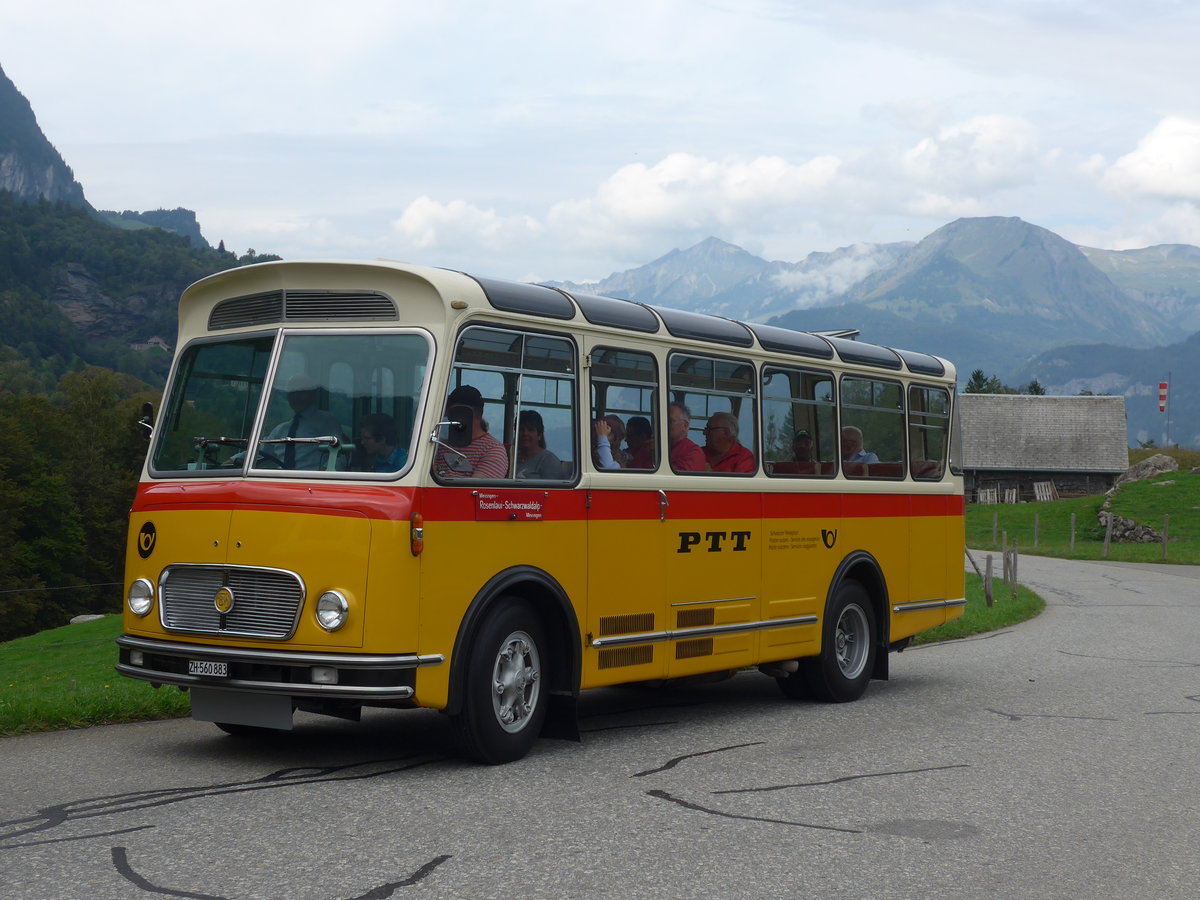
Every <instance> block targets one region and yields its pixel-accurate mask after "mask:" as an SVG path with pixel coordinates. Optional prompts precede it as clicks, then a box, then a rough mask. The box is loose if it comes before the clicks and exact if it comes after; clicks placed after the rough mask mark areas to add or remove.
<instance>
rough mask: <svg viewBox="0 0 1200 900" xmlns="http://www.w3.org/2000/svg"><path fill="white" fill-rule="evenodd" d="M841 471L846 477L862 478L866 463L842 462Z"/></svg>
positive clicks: (864, 473) (865, 471) (865, 472)
mask: <svg viewBox="0 0 1200 900" xmlns="http://www.w3.org/2000/svg"><path fill="white" fill-rule="evenodd" d="M842 473H843V474H844V475H845V476H846V477H848V478H862V477H863V476H864V475H866V474H867V465H866V463H860V462H844V463H842Z"/></svg>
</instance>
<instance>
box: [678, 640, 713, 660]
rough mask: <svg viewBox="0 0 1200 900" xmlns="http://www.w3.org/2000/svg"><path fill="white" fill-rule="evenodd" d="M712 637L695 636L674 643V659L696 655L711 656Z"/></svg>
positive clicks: (689, 657)
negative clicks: (692, 639)
mask: <svg viewBox="0 0 1200 900" xmlns="http://www.w3.org/2000/svg"><path fill="white" fill-rule="evenodd" d="M712 652H713V640H712V638H696V639H695V640H694V641H680V642H679V643H678V644H676V645H675V658H676V659H695V658H696V657H697V656H712Z"/></svg>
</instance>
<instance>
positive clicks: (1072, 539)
mask: <svg viewBox="0 0 1200 900" xmlns="http://www.w3.org/2000/svg"><path fill="white" fill-rule="evenodd" d="M1071 552H1072V553H1074V552H1075V513H1071Z"/></svg>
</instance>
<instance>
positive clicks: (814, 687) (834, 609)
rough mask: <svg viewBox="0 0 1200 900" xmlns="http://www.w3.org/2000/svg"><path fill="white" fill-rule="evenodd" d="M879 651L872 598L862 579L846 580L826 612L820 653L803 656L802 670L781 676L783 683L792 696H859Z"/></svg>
mask: <svg viewBox="0 0 1200 900" xmlns="http://www.w3.org/2000/svg"><path fill="white" fill-rule="evenodd" d="M875 652H876V646H875V613H874V610H873V608H872V606H871V598H870V597H869V596H868V594H867V590H866V588H864V587H863V586H862V585H861V584H860V583H859V582H857V581H846V582H843V583H842V584H841V586H839V587H838V589H837V593H835V594H834V596H833V599H832V601H831V602H830V604H829V608H828V609H827V610H826V613H825V623H824V625H823V630H822V634H821V653H820V655H819V656H814V657H810V658H808V659H802V660H800V668H799V670H798V671H796V672H795V673H794V674H792V675H790V676H788V677H787V678H781V679H779V686H780V688H781V689H782V690H783V692H784V693H785V694H787V695H788V696H789V697H796V698H800V697H805V698H811V699H813V700H820V701H823V702H825V703H847V702H849V701H851V700H857V699H858V698H859V697H861V696H862V695H863V692H864V691H866V689H867V683H868V682H869V681H870V680H871V671H872V670H873V668H874V664H875Z"/></svg>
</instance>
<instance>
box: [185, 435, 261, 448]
mask: <svg viewBox="0 0 1200 900" xmlns="http://www.w3.org/2000/svg"><path fill="white" fill-rule="evenodd" d="M249 440H250V439H249V438H235V437H225V436H224V435H222V436H221V437H203V436H201V437H194V438H192V443H193V444H195V445H196V446H197V447H199V448H200V449H204V448H205V447H207V446H208V445H209V444H225V445H227V446H232V447H245V446H246V444H247V443H249Z"/></svg>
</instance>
